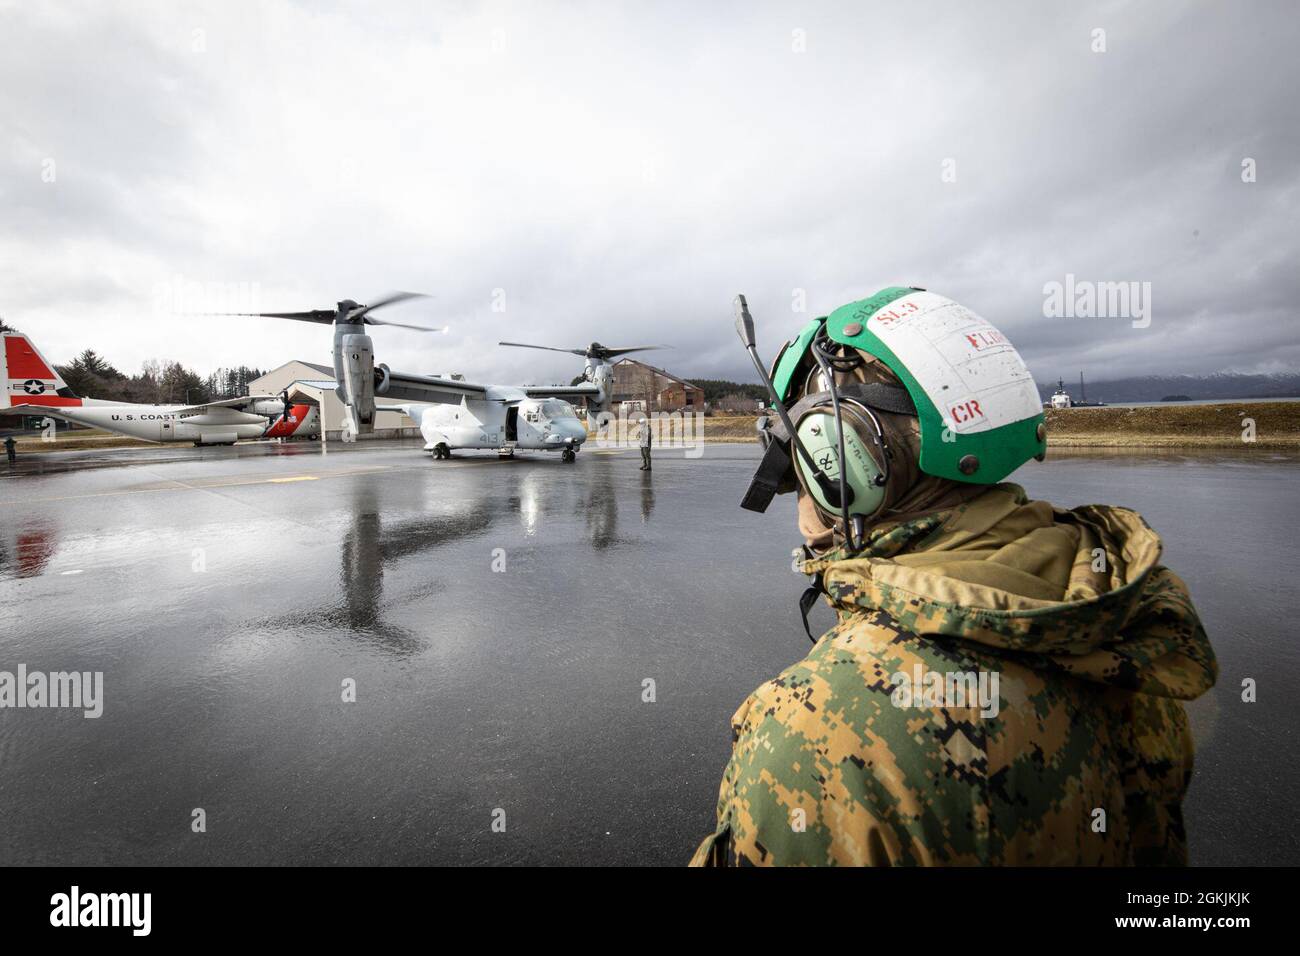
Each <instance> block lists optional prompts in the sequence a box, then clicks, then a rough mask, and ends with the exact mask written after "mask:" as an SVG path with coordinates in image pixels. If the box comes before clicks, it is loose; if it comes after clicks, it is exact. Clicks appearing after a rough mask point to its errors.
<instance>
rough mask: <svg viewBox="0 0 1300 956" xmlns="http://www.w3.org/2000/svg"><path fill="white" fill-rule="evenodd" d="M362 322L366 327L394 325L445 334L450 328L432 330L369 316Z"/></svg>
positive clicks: (428, 327)
mask: <svg viewBox="0 0 1300 956" xmlns="http://www.w3.org/2000/svg"><path fill="white" fill-rule="evenodd" d="M372 308H373V306H372ZM362 321H363V322H365V324H366V325H394V326H396V327H397V328H399V329H415V330H417V331H419V332H446V331H447V329H448V328H450V326H446V325H444V326H442V327H441V328H433V327H432V326H428V325H409V324H408V323H406V322H391V321H389V320H388V319H372V318H371V317H370V316H366V317H365V318H364V319H363V320H362Z"/></svg>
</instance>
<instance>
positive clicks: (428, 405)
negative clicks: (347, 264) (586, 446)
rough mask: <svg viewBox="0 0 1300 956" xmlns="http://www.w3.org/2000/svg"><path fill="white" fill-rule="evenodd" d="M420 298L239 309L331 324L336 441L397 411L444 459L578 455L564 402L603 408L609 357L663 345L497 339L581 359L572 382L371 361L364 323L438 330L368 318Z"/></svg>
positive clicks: (581, 431)
mask: <svg viewBox="0 0 1300 956" xmlns="http://www.w3.org/2000/svg"><path fill="white" fill-rule="evenodd" d="M415 298H423V296H421V295H419V294H418V293H414V292H395V293H392V294H390V295H388V296H385V297H384V298H382V299H379V300H378V301H376V302H372V303H371V304H370V305H360V304H358V303H356V302H354V301H352V300H351V299H344V300H343V301H341V302H339V303H338V305H337V307H336V308H334V309H318V310H315V311H311V312H240V313H234V314H237V315H256V316H263V317H267V318H275V319H295V320H297V321H300V322H316V323H318V324H320V325H332V326H333V327H334V375H335V379H336V381H337V382H338V385H337V388H336V394H337V395H338V397H339V400H340V401H341V402H342V403H343V406H344V426H343V440H344V441H354V440H355V439H356V438H357V436H358V435H361V434H365V433H368V432H370V431H372V430H373V429H374V423H375V413H376V412H379V411H400V412H403V413H405V414H406V415H407V416H409V417H410V418H411V420H412V421H414V422H415V423H416V425H418V426H419V428H420V433H421V435H423V436H424V441H425V444H424V450H425V451H431V452H433V456H434V458H449V457H451V453H452V452H453V451H456V450H458V449H463V448H479V449H494V450H496V451H497V452H498V453H499V454H500V455H501V456H502V457H510V456H512V455H513V454H514V453H515V451H516V450H533V451H552V452H559V453H560V456H561V458H562V459H563V460H564V461H566V462H572V461H574V459H575V458H576V457H577V454H578V450H579V449H580V448H581V447H582V444H583V442H585V441H586V440H587V429H586V427H585V426H584V425H583V423H582V421H580V420H579V418H578V414H577V412H576V411H575V410H574V408H573V406H572V405H570V404H569V403H568V402H567V401H565V399H569V398H580V397H584V398H586V399H587V416H588V420H589V421H591V422H592V423H593V424H594V419H595V417H596V416H597V415H599V414H600V413H601V412H604V411H608V409H609V405H610V398H611V393H612V389H613V382H614V370H613V367H612V366H611V365H610V364H609V360H610V359H611V358H614V357H615V356H619V355H626V354H628V353H629V352H639V351H642V350H644V349H657V348H665V347H666V346H661V345H639V346H634V347H631V348H607V347H605V346H603V345H601V344H600V343H599V342H593V343H591V345H589V346H587V347H586V348H585V349H552V348H551V347H550V346H545V345H527V344H524V343H522V342H502V343H501V344H502V345H510V346H515V347H518V348H536V349H547V350H548V351H554V352H570V353H572V354H575V355H581V356H584V357H585V358H586V365H585V367H584V369H583V373H582V377H583V381H582V382H580V383H579V384H577V385H479V384H476V383H473V382H468V381H465V380H464V379H462V378H459V377H457V378H450V377H442V376H437V375H420V374H415V373H410V372H395V371H393V370H392V369H390V368H389V367H388V366H387V365H385V364H383V363H380V364H379V365H376V364H375V352H374V343H373V342H372V341H371V338H370V336H369V335H367V334H366V330H365V327H366V326H367V325H392V326H397V327H398V328H404V329H418V330H420V331H423V332H441V331H444V330H443V329H437V328H430V327H429V326H424V325H409V324H406V323H402V322H392V321H388V320H385V319H377V318H374V317H373V316H372V315H371V314H370V313H372V312H374V311H375V310H377V309H380V308H383V307H384V306H389V305H395V304H396V303H398V302H404V301H407V300H409V299H415Z"/></svg>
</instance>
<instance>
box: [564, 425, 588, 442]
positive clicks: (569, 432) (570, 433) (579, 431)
mask: <svg viewBox="0 0 1300 956" xmlns="http://www.w3.org/2000/svg"><path fill="white" fill-rule="evenodd" d="M564 437H565V438H566V439H567V438H571V439H573V443H574V444H575V445H581V444H582V443H583V442H585V441H586V440H587V429H585V428H583V427H582V423H581V422H565V423H564Z"/></svg>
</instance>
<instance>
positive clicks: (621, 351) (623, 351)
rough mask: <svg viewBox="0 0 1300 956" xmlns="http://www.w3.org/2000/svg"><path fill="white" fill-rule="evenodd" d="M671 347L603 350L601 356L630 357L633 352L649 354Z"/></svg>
mask: <svg viewBox="0 0 1300 956" xmlns="http://www.w3.org/2000/svg"><path fill="white" fill-rule="evenodd" d="M670 348H672V346H671V345H635V346H633V347H632V348H628V349H608V348H602V349H601V350H600V351H601V354H602V355H604V356H605V357H606V358H613V357H614V356H615V355H628V354H630V353H632V352H649V351H650V350H652V349H670Z"/></svg>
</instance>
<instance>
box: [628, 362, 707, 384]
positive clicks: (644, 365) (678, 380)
mask: <svg viewBox="0 0 1300 956" xmlns="http://www.w3.org/2000/svg"><path fill="white" fill-rule="evenodd" d="M624 363H627V364H631V365H640V366H641V367H642V368H646V369H649V370H650V371H652V372H654V373H655V374H656V375H662V376H663V377H664V378H666V379H671V380H672V381H674V382H676V383H677V384H678V385H683V386H685V387H686V388H689V389H694V390H695V391H697V392H702V391H704V389H702V388H700V386H698V385H694V384H692V383H690V382H688V381H686V379H684V378H678V377H677V376H676V375H674V374H673V373H672V372H668V371H665V370H664V369H661V368H658V367H656V366H654V365H651V364H650V363H649V362H642V361H639V360H637V359H634V358H621V359H619V360H618V361H617V362H615V363H614V366H615V367H616V368H617V367H618V366H619V365H623V364H624Z"/></svg>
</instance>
